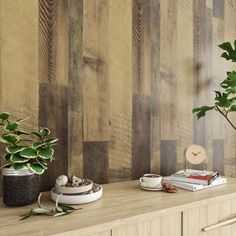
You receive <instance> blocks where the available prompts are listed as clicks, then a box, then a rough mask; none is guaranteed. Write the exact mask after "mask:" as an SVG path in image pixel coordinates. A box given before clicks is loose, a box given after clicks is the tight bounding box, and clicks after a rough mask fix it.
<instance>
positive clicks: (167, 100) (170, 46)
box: [160, 0, 177, 140]
mask: <svg viewBox="0 0 236 236" xmlns="http://www.w3.org/2000/svg"><path fill="white" fill-rule="evenodd" d="M176 42H177V1H172V0H166V1H161V42H160V43H161V45H160V50H161V51H160V56H161V60H160V68H161V81H160V96H161V103H160V115H161V139H162V140H173V139H174V140H175V139H177V122H176V105H177V103H176V99H173V98H176V61H177V57H176V56H177V54H176V53H175V52H176V48H177V44H176Z"/></svg>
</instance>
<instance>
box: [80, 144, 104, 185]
mask: <svg viewBox="0 0 236 236" xmlns="http://www.w3.org/2000/svg"><path fill="white" fill-rule="evenodd" d="M83 150H84V151H83V152H84V177H85V178H88V179H91V180H93V181H94V182H95V183H99V184H103V183H107V182H108V179H107V177H108V142H103V141H101V142H99V141H98V142H84V148H83Z"/></svg>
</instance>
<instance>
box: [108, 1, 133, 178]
mask: <svg viewBox="0 0 236 236" xmlns="http://www.w3.org/2000/svg"><path fill="white" fill-rule="evenodd" d="M109 16H110V17H109V46H108V47H109V49H110V50H109V78H110V87H109V88H110V129H111V132H110V139H109V140H110V144H109V181H110V182H114V181H118V180H121V179H122V180H127V179H130V178H131V155H132V153H131V147H132V79H133V78H132V45H131V43H130V42H131V41H132V0H121V1H116V0H111V1H109ZM121 42H122V43H121Z"/></svg>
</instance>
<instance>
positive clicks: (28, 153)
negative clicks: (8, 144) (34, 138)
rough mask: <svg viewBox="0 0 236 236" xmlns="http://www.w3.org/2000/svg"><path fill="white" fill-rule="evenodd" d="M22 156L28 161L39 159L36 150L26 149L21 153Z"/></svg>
mask: <svg viewBox="0 0 236 236" xmlns="http://www.w3.org/2000/svg"><path fill="white" fill-rule="evenodd" d="M20 155H21V156H22V157H25V158H28V159H33V158H37V151H36V150H35V149H34V148H24V149H23V150H22V151H21V152H20Z"/></svg>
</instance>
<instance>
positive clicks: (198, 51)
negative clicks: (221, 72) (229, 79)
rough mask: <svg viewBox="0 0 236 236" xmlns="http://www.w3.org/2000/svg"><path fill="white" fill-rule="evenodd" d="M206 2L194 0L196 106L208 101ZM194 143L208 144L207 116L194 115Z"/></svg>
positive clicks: (194, 81) (194, 82)
mask: <svg viewBox="0 0 236 236" xmlns="http://www.w3.org/2000/svg"><path fill="white" fill-rule="evenodd" d="M205 13H206V2H205V0H194V1H193V84H194V91H193V92H194V94H193V95H194V104H193V106H194V107H198V106H202V105H204V104H205V103H206V93H205V91H206V72H205V65H206V59H205V49H206V42H205V39H206V36H205V35H206V28H205V24H206V15H205ZM193 143H195V144H199V145H202V146H204V147H205V146H206V118H205V117H204V118H202V119H200V120H197V118H196V116H195V115H194V116H193Z"/></svg>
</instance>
